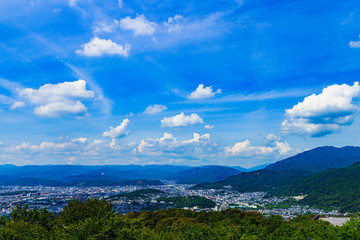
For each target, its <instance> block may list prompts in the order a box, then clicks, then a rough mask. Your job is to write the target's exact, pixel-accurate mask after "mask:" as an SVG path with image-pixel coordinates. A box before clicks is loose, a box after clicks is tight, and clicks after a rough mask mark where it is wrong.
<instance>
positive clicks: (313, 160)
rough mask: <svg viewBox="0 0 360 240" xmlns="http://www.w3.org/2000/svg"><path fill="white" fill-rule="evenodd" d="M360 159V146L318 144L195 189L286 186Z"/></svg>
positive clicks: (247, 190) (250, 188)
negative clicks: (312, 147)
mask: <svg viewBox="0 0 360 240" xmlns="http://www.w3.org/2000/svg"><path fill="white" fill-rule="evenodd" d="M357 161H360V147H343V148H335V147H326V146H325V147H318V148H315V149H312V150H308V151H305V152H303V153H299V154H297V155H295V156H293V157H289V158H286V159H284V160H281V161H278V162H276V163H273V164H270V165H268V166H266V167H265V168H264V169H261V170H256V171H251V172H243V173H240V174H238V175H235V176H231V177H228V178H226V179H225V180H222V181H218V182H213V183H202V184H198V185H196V186H195V187H194V188H223V187H224V186H228V185H229V186H232V187H233V188H234V189H236V190H238V191H242V192H249V191H269V190H272V189H275V188H279V187H281V186H284V185H287V184H289V183H291V182H293V181H295V180H297V179H299V178H301V177H305V176H309V175H311V174H313V173H319V172H322V171H324V170H327V169H331V168H344V167H348V166H350V165H352V164H353V163H355V162H357Z"/></svg>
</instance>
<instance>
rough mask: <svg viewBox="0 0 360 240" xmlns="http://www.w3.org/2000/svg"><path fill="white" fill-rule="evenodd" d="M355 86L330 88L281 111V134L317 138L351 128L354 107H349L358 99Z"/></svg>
mask: <svg viewBox="0 0 360 240" xmlns="http://www.w3.org/2000/svg"><path fill="white" fill-rule="evenodd" d="M359 94H360V87H359V83H358V82H355V83H354V85H353V86H349V85H347V84H343V85H337V84H335V85H331V86H329V87H326V88H324V89H323V91H322V92H321V93H320V94H318V95H316V94H312V95H310V96H308V97H306V98H305V99H304V101H302V102H299V103H298V104H296V105H295V106H294V107H293V108H291V109H286V110H285V117H286V119H285V120H284V121H283V122H282V131H283V132H285V133H292V134H300V135H308V136H311V137H321V136H324V135H327V134H331V133H334V132H337V131H340V130H341V128H342V127H343V126H346V125H351V124H352V122H353V118H354V113H355V112H356V111H357V110H358V107H357V106H355V105H353V104H352V101H353V98H355V97H359Z"/></svg>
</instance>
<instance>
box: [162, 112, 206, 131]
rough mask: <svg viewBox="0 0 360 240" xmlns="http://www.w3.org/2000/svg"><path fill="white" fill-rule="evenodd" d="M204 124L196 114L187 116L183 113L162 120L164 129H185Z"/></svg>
mask: <svg viewBox="0 0 360 240" xmlns="http://www.w3.org/2000/svg"><path fill="white" fill-rule="evenodd" d="M203 123H204V121H203V119H202V118H201V117H199V115H197V114H196V113H193V114H191V115H189V116H187V115H185V114H184V113H183V112H182V113H180V114H178V115H175V116H172V117H165V118H164V119H162V120H161V126H162V127H185V126H192V125H197V124H203Z"/></svg>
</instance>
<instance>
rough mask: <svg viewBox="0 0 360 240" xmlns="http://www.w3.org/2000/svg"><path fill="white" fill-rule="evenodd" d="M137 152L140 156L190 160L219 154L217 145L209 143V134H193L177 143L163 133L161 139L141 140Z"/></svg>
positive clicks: (167, 134) (171, 136)
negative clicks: (200, 155)
mask: <svg viewBox="0 0 360 240" xmlns="http://www.w3.org/2000/svg"><path fill="white" fill-rule="evenodd" d="M137 151H138V152H139V153H140V154H147V155H152V156H163V155H166V156H169V157H170V156H171V158H172V157H184V156H191V157H192V158H196V157H197V156H196V154H199V153H202V154H203V153H207V154H212V153H214V152H219V149H218V145H217V144H215V143H211V142H210V134H203V135H200V134H198V133H194V134H193V138H192V139H189V140H184V141H177V139H176V138H175V137H174V136H173V135H172V134H169V133H166V132H165V133H164V136H163V137H161V138H157V139H152V138H147V139H144V140H141V142H140V144H139V145H138V146H137Z"/></svg>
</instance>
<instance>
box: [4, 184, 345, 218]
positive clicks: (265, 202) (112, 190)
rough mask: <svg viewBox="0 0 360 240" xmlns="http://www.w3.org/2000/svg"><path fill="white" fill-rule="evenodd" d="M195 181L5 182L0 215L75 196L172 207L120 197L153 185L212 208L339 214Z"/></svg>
mask: <svg viewBox="0 0 360 240" xmlns="http://www.w3.org/2000/svg"><path fill="white" fill-rule="evenodd" d="M191 186H192V185H186V184H174V183H169V184H165V185H157V186H111V187H108V186H106V187H80V186H79V187H46V186H31V187H29V186H4V187H2V188H1V189H0V215H1V216H7V215H9V214H10V213H11V211H12V209H13V208H15V207H16V206H18V205H20V204H21V205H25V204H27V205H29V208H34V207H36V208H37V209H42V208H46V209H48V210H49V211H53V212H60V211H62V210H63V208H64V207H65V206H66V204H67V202H68V201H71V200H74V199H80V200H84V201H85V200H86V199H87V198H97V199H108V200H110V201H111V203H112V204H113V206H114V209H115V211H117V212H120V213H127V212H131V211H140V210H156V209H163V208H172V207H173V203H172V202H164V201H161V200H158V198H159V197H161V196H163V194H157V195H156V194H155V195H149V196H147V197H144V198H141V199H127V198H126V197H120V198H119V197H117V198H113V197H114V196H119V195H121V194H124V193H128V192H133V191H135V190H140V189H145V188H153V189H158V190H161V191H163V192H165V194H166V196H167V197H179V196H180V197H188V196H201V197H205V198H207V199H210V200H212V201H214V202H215V203H216V206H215V208H213V209H199V208H198V207H196V206H195V207H193V208H192V210H195V211H199V210H213V211H221V210H225V209H229V208H237V209H244V210H252V211H257V212H260V213H262V214H264V215H270V214H275V215H281V216H283V217H285V218H292V217H295V216H296V215H297V214H307V213H315V214H331V215H339V213H338V211H336V210H335V211H332V212H330V213H326V212H325V211H324V210H322V209H316V208H311V207H308V206H300V205H297V204H293V205H291V206H287V207H278V205H280V203H283V202H284V201H286V200H288V199H289V198H288V197H281V198H278V197H270V198H269V197H267V196H266V193H265V192H249V193H239V192H237V191H234V190H232V189H226V190H219V189H207V190H192V189H190V187H191Z"/></svg>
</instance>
